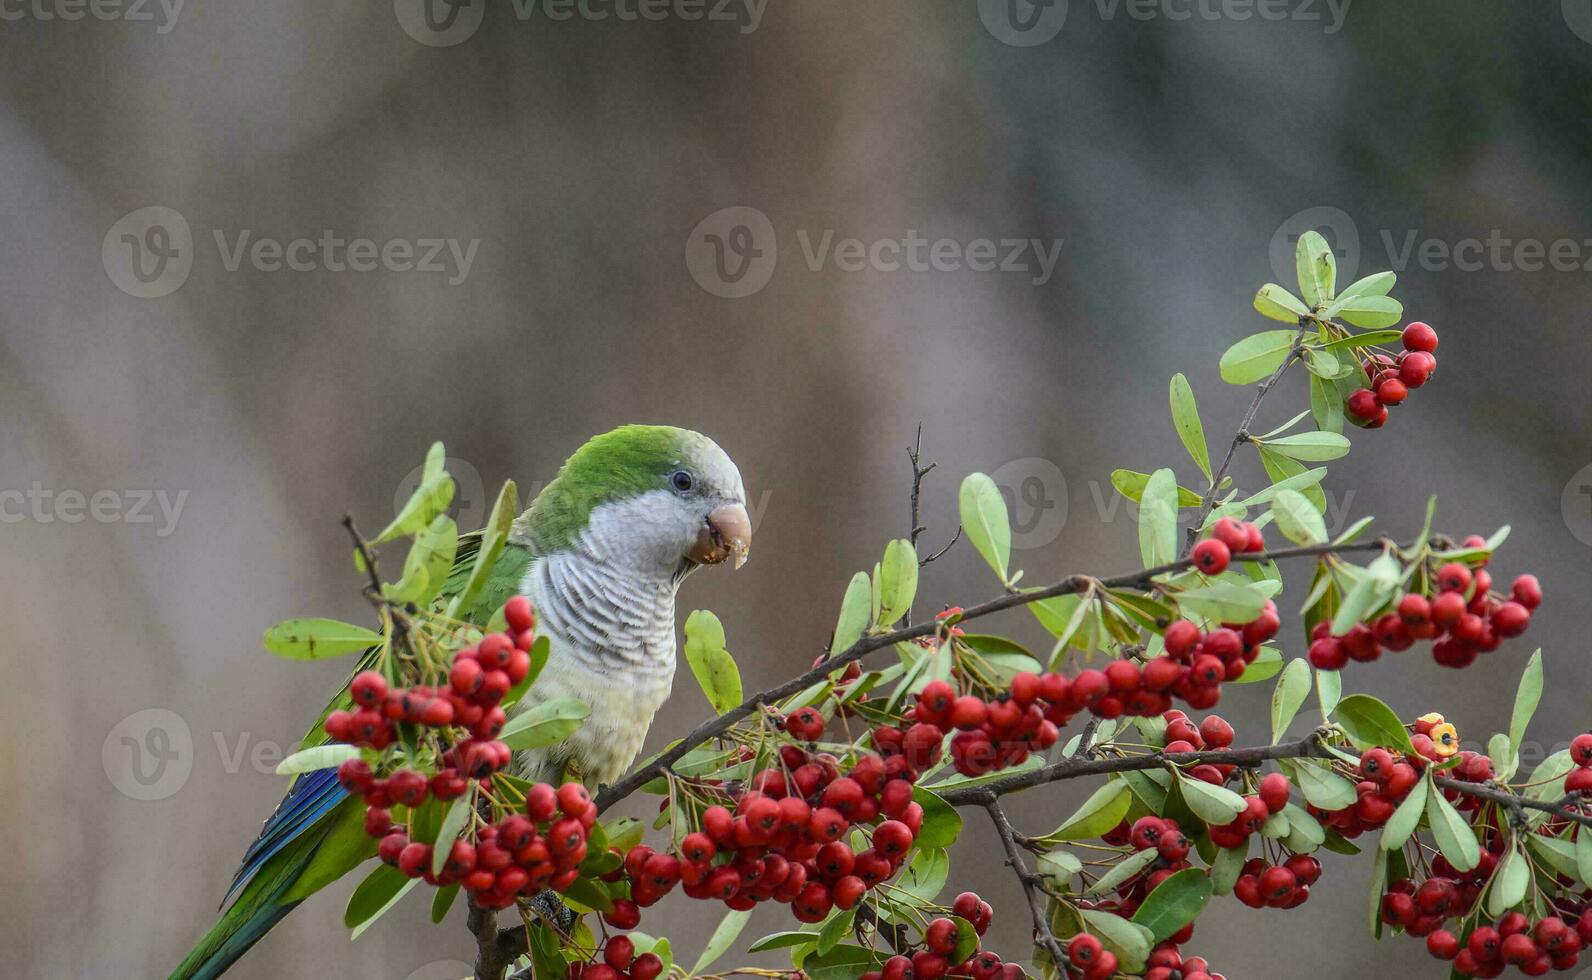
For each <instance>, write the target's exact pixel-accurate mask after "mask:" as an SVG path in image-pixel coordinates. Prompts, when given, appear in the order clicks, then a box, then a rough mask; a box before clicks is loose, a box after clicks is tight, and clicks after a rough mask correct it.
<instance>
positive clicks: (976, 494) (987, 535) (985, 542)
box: [957, 473, 1012, 582]
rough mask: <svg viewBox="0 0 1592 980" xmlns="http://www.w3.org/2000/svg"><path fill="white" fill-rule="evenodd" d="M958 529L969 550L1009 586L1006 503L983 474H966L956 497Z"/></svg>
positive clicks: (1008, 529) (1010, 549) (1010, 540)
mask: <svg viewBox="0 0 1592 980" xmlns="http://www.w3.org/2000/svg"><path fill="white" fill-rule="evenodd" d="M957 502H958V504H959V506H960V510H961V516H962V529H963V531H965V532H966V534H967V539H968V540H969V541H971V542H973V547H974V548H977V549H978V553H979V554H981V555H983V556H984V560H985V561H987V562H989V564H990V567H991V568H993V569H995V573H996V574H997V575H999V576H1000V577H1001V581H1002V582H1009V581H1010V575H1009V573H1008V565H1009V564H1010V562H1011V557H1012V526H1011V520H1010V518H1009V517H1008V516H1007V514H1006V500H1005V498H1003V497H1002V496H1001V491H1000V488H999V487H997V486H996V485H995V481H994V480H992V479H990V478H989V477H988V476H986V475H985V474H983V473H969V474H968V475H967V478H966V479H965V480H963V481H962V489H961V492H960V493H959V494H958V495H957Z"/></svg>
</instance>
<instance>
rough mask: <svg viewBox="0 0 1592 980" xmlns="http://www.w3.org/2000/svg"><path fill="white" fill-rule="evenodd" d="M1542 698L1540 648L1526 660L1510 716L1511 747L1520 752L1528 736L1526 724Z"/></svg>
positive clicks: (1529, 721) (1529, 722)
mask: <svg viewBox="0 0 1592 980" xmlns="http://www.w3.org/2000/svg"><path fill="white" fill-rule="evenodd" d="M1541 700H1542V650H1541V649H1540V648H1539V649H1538V650H1537V652H1536V653H1533V654H1532V655H1531V659H1530V660H1528V661H1526V669H1525V670H1524V671H1522V672H1521V675H1520V687H1519V688H1517V689H1516V690H1515V708H1514V711H1513V712H1512V713H1511V714H1510V716H1509V747H1510V748H1511V749H1513V750H1514V752H1516V753H1518V752H1519V751H1520V744H1521V740H1522V739H1524V738H1525V737H1526V726H1527V725H1529V724H1531V716H1532V715H1534V714H1536V712H1537V703H1538V702H1540V701H1541Z"/></svg>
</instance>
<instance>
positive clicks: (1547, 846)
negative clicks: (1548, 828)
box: [1526, 834, 1585, 880]
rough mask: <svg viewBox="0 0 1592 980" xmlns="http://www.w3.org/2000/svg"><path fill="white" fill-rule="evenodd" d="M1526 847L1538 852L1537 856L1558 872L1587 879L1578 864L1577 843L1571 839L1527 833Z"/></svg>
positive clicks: (1579, 878)
mask: <svg viewBox="0 0 1592 980" xmlns="http://www.w3.org/2000/svg"><path fill="white" fill-rule="evenodd" d="M1526 847H1528V848H1530V849H1531V850H1533V851H1535V852H1537V856H1538V857H1539V858H1541V859H1542V860H1543V861H1544V862H1546V863H1547V865H1548V866H1549V867H1551V868H1552V869H1553V870H1554V871H1556V872H1557V873H1559V874H1562V875H1568V876H1570V877H1571V878H1575V879H1578V880H1585V879H1584V878H1583V877H1582V875H1581V869H1580V868H1579V867H1578V866H1577V865H1576V860H1575V852H1576V845H1575V844H1572V843H1571V842H1570V841H1567V840H1563V839H1561V838H1558V837H1543V836H1542V835H1541V834H1527V835H1526Z"/></svg>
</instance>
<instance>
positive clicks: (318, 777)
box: [221, 769, 348, 908]
mask: <svg viewBox="0 0 1592 980" xmlns="http://www.w3.org/2000/svg"><path fill="white" fill-rule="evenodd" d="M347 796H348V791H347V790H345V789H343V787H342V785H341V784H339V783H338V782H337V770H336V769H316V770H314V771H313V772H307V773H304V774H303V775H302V776H300V777H299V778H298V779H296V780H294V781H293V786H292V788H290V789H289V790H288V791H287V795H286V796H284V797H282V802H280V803H278V804H277V805H276V809H275V810H274V811H273V812H272V813H271V816H270V817H269V818H268V819H267V820H266V821H265V824H264V825H263V826H262V827H261V828H260V836H258V837H256V838H255V840H254V843H253V844H250V845H249V849H248V850H247V851H246V852H244V855H243V861H242V863H241V864H239V865H238V870H237V872H236V873H235V874H233V876H232V884H231V885H229V886H228V887H227V894H226V897H225V898H223V899H222V900H221V905H222V907H223V908H224V907H226V905H227V903H228V902H231V901H232V899H233V897H234V896H236V895H237V894H238V892H239V891H240V890H242V888H243V886H244V885H247V884H248V883H249V879H250V878H252V877H254V873H255V872H256V871H258V870H260V867H261V866H262V865H263V864H265V862H267V861H269V860H270V859H271V858H272V857H274V856H275V855H276V854H277V853H278V852H280V851H281V850H282V848H284V847H286V846H287V845H288V844H290V843H292V842H293V840H294V839H295V838H297V837H298V836H299V835H300V834H301V833H303V832H304V831H305V830H306V829H308V828H309V827H311V826H312V825H314V823H315V821H317V820H319V819H320V818H321V817H322V816H325V815H326V814H327V813H328V812H330V811H331V809H332V808H333V807H335V806H337V804H339V803H341V802H342V801H343V800H344V799H345V798H347Z"/></svg>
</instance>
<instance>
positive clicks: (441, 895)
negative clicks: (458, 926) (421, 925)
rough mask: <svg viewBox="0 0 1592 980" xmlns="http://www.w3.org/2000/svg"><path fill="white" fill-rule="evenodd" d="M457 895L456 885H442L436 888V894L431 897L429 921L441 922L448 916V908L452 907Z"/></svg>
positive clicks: (457, 887)
mask: <svg viewBox="0 0 1592 980" xmlns="http://www.w3.org/2000/svg"><path fill="white" fill-rule="evenodd" d="M458 897H459V886H458V885H443V886H442V887H441V888H438V889H437V894H436V895H434V896H432V898H431V921H432V923H433V924H435V923H438V922H441V921H442V920H443V919H446V918H447V917H448V910H449V909H451V908H453V900H454V899H456V898H458Z"/></svg>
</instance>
